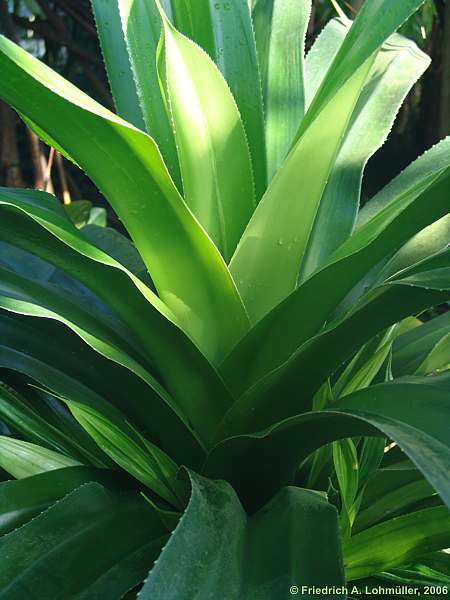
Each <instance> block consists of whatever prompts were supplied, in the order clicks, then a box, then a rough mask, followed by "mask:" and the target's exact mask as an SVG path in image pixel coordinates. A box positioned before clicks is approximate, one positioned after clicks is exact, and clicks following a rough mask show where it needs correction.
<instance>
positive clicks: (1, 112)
mask: <svg viewBox="0 0 450 600" xmlns="http://www.w3.org/2000/svg"><path fill="white" fill-rule="evenodd" d="M0 172H1V175H2V179H3V181H4V184H5V185H6V186H9V187H24V184H23V178H22V172H21V170H20V159H19V147H18V143H17V133H16V114H15V113H14V112H13V111H12V110H11V109H10V108H9V106H7V105H6V104H5V103H4V102H1V101H0Z"/></svg>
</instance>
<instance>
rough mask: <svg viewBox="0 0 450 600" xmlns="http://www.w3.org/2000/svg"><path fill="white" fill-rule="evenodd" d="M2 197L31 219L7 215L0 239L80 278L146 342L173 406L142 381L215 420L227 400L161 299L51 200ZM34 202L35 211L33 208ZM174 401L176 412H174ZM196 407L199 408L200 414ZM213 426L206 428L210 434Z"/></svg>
mask: <svg viewBox="0 0 450 600" xmlns="http://www.w3.org/2000/svg"><path fill="white" fill-rule="evenodd" d="M36 194H37V196H36ZM1 198H2V200H1V202H4V203H6V204H8V205H11V206H14V207H15V208H18V209H20V210H21V211H26V214H27V215H29V217H30V221H28V220H25V219H24V218H23V217H22V218H20V217H19V216H18V215H17V214H15V213H12V212H5V213H4V215H3V217H2V219H1V220H0V236H1V237H2V238H4V239H5V238H6V239H10V240H11V242H12V243H15V244H20V245H21V246H22V247H24V248H26V249H27V250H29V251H31V252H33V253H35V254H38V255H39V256H41V257H42V258H45V259H46V260H49V261H51V262H52V263H54V264H56V265H57V266H58V267H59V268H61V269H63V270H65V271H66V272H67V273H68V274H69V275H71V276H74V277H76V278H77V279H81V281H82V282H83V283H84V284H86V285H87V286H88V287H90V288H91V289H93V290H94V291H95V292H96V293H97V294H100V296H101V297H102V298H104V300H105V302H106V303H107V304H108V305H109V306H111V307H112V308H114V310H115V311H117V313H119V314H120V316H121V317H122V318H123V319H124V320H125V321H126V323H127V324H128V325H129V327H130V328H132V330H133V333H134V335H135V336H136V337H138V338H139V340H141V343H142V344H145V347H146V352H148V355H149V358H150V359H151V360H152V362H153V363H155V365H156V366H157V368H158V370H159V371H160V372H161V374H162V376H163V378H164V382H165V384H166V385H167V386H168V388H169V391H170V392H171V393H172V394H173V396H174V397H175V398H176V403H175V401H174V400H172V399H171V398H170V397H169V396H168V395H167V393H166V392H165V390H164V389H163V388H162V386H161V385H158V384H157V382H156V381H155V378H154V377H153V378H150V379H149V378H148V376H146V379H145V380H146V382H147V383H148V384H149V385H150V386H151V387H154V389H155V391H156V392H157V393H158V394H159V395H160V396H162V398H163V399H164V401H165V402H168V403H169V405H171V406H172V408H173V409H174V410H175V412H180V410H181V412H182V413H185V414H186V415H191V416H192V418H193V421H194V422H195V421H196V420H197V419H198V418H200V419H203V418H205V417H207V415H208V413H209V412H210V411H212V412H217V415H216V417H215V418H214V420H217V419H219V418H220V417H221V415H222V414H223V412H224V411H225V410H226V408H227V406H229V404H230V402H231V399H230V398H229V396H228V393H227V391H226V390H225V388H224V386H223V384H222V382H221V381H220V379H219V378H218V377H217V374H216V373H215V371H214V369H213V368H212V367H211V365H210V364H209V362H208V361H207V360H206V359H205V357H204V356H203V355H202V354H201V353H200V352H199V351H198V350H197V349H196V348H195V346H194V345H193V344H192V343H191V341H190V340H189V339H188V338H187V337H186V336H185V335H183V333H182V332H181V331H180V329H179V328H178V327H177V326H175V323H174V322H173V321H174V320H175V322H176V321H177V320H176V319H175V318H174V317H171V311H170V310H168V309H167V307H166V306H165V305H164V304H163V303H162V302H161V300H160V299H159V298H158V297H157V296H156V295H155V294H154V293H153V292H152V291H151V290H150V289H149V288H148V287H147V286H146V285H144V284H143V283H142V281H141V280H139V279H138V278H136V276H134V275H133V274H131V273H130V272H129V271H127V270H126V269H125V268H124V267H123V265H122V264H121V263H119V262H117V261H115V260H114V259H113V258H111V256H109V255H107V254H105V253H104V252H101V251H100V250H99V248H97V247H96V246H94V245H93V244H91V243H89V241H88V240H87V239H86V238H85V237H84V236H83V235H82V232H80V231H79V230H77V229H76V228H74V227H73V226H72V227H69V226H68V222H67V220H64V219H61V218H59V217H58V210H57V209H58V206H57V205H56V204H55V202H56V201H55V199H53V198H52V197H50V196H48V195H45V194H42V193H38V192H30V193H29V194H24V193H23V192H22V191H17V190H15V191H14V190H13V191H11V190H9V191H5V190H2V193H1ZM37 201H39V205H40V206H39V207H36V204H37ZM31 219H32V220H31ZM33 221H36V222H37V223H38V224H39V226H38V225H36V224H35V223H33ZM69 225H70V224H69ZM40 226H42V227H44V228H45V229H46V230H47V231H45V230H43V229H41V227H40ZM47 232H48V233H47ZM50 233H51V234H52V235H50ZM54 236H56V237H54ZM61 242H64V243H61ZM130 279H131V281H130ZM136 288H137V289H136ZM211 395H214V397H215V398H216V402H215V403H214V404H212V403H211V402H210V397H211ZM178 403H179V409H180V410H178V411H177V408H176V404H178ZM200 404H202V405H203V408H202V409H201V410H200ZM211 425H212V423H210V424H209V425H208V426H207V429H208V430H209V431H210V430H211ZM200 429H201V428H200ZM200 429H199V431H200Z"/></svg>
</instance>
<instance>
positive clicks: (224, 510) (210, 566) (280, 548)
mask: <svg viewBox="0 0 450 600" xmlns="http://www.w3.org/2000/svg"><path fill="white" fill-rule="evenodd" d="M190 478H191V486H192V492H191V498H190V501H189V504H188V506H187V509H186V511H185V513H184V515H183V517H182V519H181V521H180V523H179V525H178V527H177V528H176V529H175V531H174V533H173V534H172V536H171V538H170V539H169V542H168V543H167V545H166V547H165V548H164V551H163V552H162V554H161V556H160V558H159V560H158V562H157V563H156V565H155V567H154V568H153V570H152V571H151V572H150V576H149V578H148V579H147V581H146V583H145V585H144V587H143V589H142V591H141V593H140V598H141V600H150V598H151V600H159V599H161V600H175V599H176V600H191V599H192V598H195V597H197V598H205V600H206V598H211V597H214V596H217V595H220V596H223V597H226V598H227V600H251V599H253V598H256V597H257V598H259V599H261V600H272V599H273V598H285V597H286V598H288V597H289V588H290V586H291V585H298V586H301V585H305V586H308V585H323V586H325V585H330V586H332V585H336V586H340V585H342V583H343V574H342V566H341V558H340V548H339V540H338V528H337V515H336V510H335V509H334V507H332V506H331V505H330V504H329V503H328V502H327V501H326V499H325V498H324V497H323V496H322V495H321V494H319V493H317V492H311V491H309V490H302V489H299V488H286V489H284V490H281V491H280V492H279V493H278V494H277V495H276V496H275V498H273V499H272V501H271V502H270V503H269V504H268V505H266V506H265V507H264V508H263V509H262V510H261V511H259V512H257V513H256V514H254V515H251V516H250V517H248V516H247V515H246V513H245V511H244V509H243V507H242V505H241V503H240V502H239V499H238V497H237V496H236V494H235V492H234V491H233V489H232V488H231V486H230V485H228V484H227V483H226V482H224V481H209V480H207V479H204V478H203V477H199V476H198V475H195V474H193V473H190ZM288 540H289V541H290V542H289V541H288ZM186 552H187V554H186ZM180 553H182V555H183V556H184V557H185V558H186V560H184V561H182V562H181V563H180V561H179V557H180ZM174 561H175V562H176V563H177V564H178V568H177V569H176V570H175V571H174V569H173V565H174ZM330 597H331V598H333V599H335V600H338V599H340V598H342V595H339V594H336V595H331V596H330Z"/></svg>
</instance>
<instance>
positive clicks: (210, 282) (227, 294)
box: [0, 38, 248, 359]
mask: <svg viewBox="0 0 450 600" xmlns="http://www.w3.org/2000/svg"><path fill="white" fill-rule="evenodd" d="M0 69H1V72H2V76H1V79H0V97H2V98H3V100H5V101H6V102H8V103H9V104H11V105H12V106H13V107H14V108H16V109H17V110H19V111H20V112H21V113H23V114H25V115H26V116H29V117H30V118H32V119H33V121H35V122H36V123H37V124H38V125H39V126H40V127H41V129H43V130H44V131H46V132H48V133H49V134H50V135H51V136H52V137H53V138H54V139H56V140H57V141H58V142H59V143H60V144H61V145H62V146H64V147H66V149H67V151H68V152H69V153H70V155H71V156H73V158H74V159H75V160H76V162H77V163H78V164H79V165H80V166H81V167H82V168H83V169H85V170H86V172H88V173H89V175H90V177H91V178H92V180H93V181H94V182H95V183H96V185H97V186H98V187H99V189H100V190H101V191H102V192H103V193H104V195H105V196H106V198H107V199H108V200H109V202H110V203H111V205H112V206H113V208H114V210H115V211H116V212H117V214H118V215H119V217H120V218H121V220H122V221H123V223H124V225H125V227H126V228H127V229H128V232H129V233H130V236H131V237H132V239H133V240H134V242H135V244H136V247H137V248H138V250H139V252H140V254H141V256H142V258H143V260H144V262H145V264H146V266H147V268H148V270H149V272H150V274H151V277H152V279H153V281H154V283H155V286H156V288H157V290H158V293H159V295H160V296H161V298H162V300H163V301H164V302H166V304H167V305H168V306H169V307H170V308H172V310H173V312H174V313H175V314H176V315H177V317H178V319H179V321H180V322H181V323H182V324H183V326H184V327H185V328H186V329H187V330H189V332H190V334H191V336H192V337H193V338H194V339H195V340H196V341H197V342H198V344H199V345H200V346H201V347H202V349H203V350H204V352H205V353H206V354H207V355H208V356H209V357H211V358H215V359H217V358H218V357H220V356H221V355H222V354H223V353H224V352H225V351H226V349H227V348H229V347H230V345H233V343H235V342H236V340H237V339H238V338H239V337H240V336H241V335H242V334H243V333H244V332H245V330H246V329H247V327H248V325H247V317H246V315H245V311H244V308H243V306H242V302H241V300H240V298H239V295H238V293H237V291H236V288H235V286H234V283H233V280H232V278H231V276H230V273H229V272H228V269H227V267H226V265H225V263H224V262H223V259H222V258H221V256H220V254H219V252H218V251H217V250H216V249H215V248H214V245H213V244H212V243H211V241H210V240H209V238H208V237H207V235H206V234H205V233H204V231H203V230H202V229H201V227H200V225H199V224H198V223H197V222H196V220H195V219H194V218H193V216H192V214H191V213H190V211H189V209H188V208H187V206H186V204H185V203H184V201H183V199H182V198H181V196H180V195H179V193H178V191H177V189H176V187H175V185H174V184H173V182H172V180H171V178H170V176H169V174H168V172H167V169H166V168H165V165H164V162H163V160H162V158H161V155H160V153H159V151H158V148H157V146H156V144H155V142H154V140H153V139H152V138H151V137H149V136H148V135H147V134H145V133H144V132H142V131H139V130H137V129H135V128H134V127H133V126H132V125H130V124H128V123H126V122H125V121H122V120H121V119H120V118H119V117H117V116H116V115H114V114H112V113H110V112H109V111H107V110H106V109H105V108H103V107H102V106H101V105H99V104H97V103H96V102H94V101H93V100H92V99H91V98H89V96H86V95H85V94H83V93H82V92H80V91H79V90H78V89H77V88H76V87H74V86H72V85H71V84H69V83H68V82H67V81H66V80H65V79H63V78H62V77H60V76H59V75H58V74H57V73H55V72H54V71H52V70H51V69H49V68H48V67H46V66H45V65H44V64H43V63H41V62H40V61H38V60H36V59H34V58H33V57H32V56H30V55H29V54H27V53H26V52H24V51H23V50H22V49H20V48H19V47H18V46H16V45H15V44H13V43H12V42H9V41H8V40H6V39H4V38H1V39H0ZM30 98H33V102H30ZM61 124H63V126H61ZM169 239H170V240H176V244H174V243H170V244H168V243H167V240H169ZM225 315H227V318H226V319H225ZM221 323H222V325H221Z"/></svg>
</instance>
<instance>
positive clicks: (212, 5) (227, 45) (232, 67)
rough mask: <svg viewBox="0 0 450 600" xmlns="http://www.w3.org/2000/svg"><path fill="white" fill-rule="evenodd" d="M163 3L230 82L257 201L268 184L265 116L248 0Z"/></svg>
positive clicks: (172, 1)
mask: <svg viewBox="0 0 450 600" xmlns="http://www.w3.org/2000/svg"><path fill="white" fill-rule="evenodd" d="M167 4H171V7H172V14H173V23H174V25H175V27H176V28H177V29H178V30H179V31H181V33H183V34H184V35H186V36H187V37H189V38H191V39H192V40H194V41H195V42H196V43H197V44H199V45H200V46H201V47H202V48H203V49H204V50H205V51H206V52H207V53H208V54H209V56H210V57H211V58H212V60H213V61H214V62H215V63H216V65H217V66H218V67H219V69H220V71H221V72H222V74H223V76H224V78H225V79H226V81H227V83H228V85H229V86H230V90H231V92H232V94H233V96H234V98H235V100H236V104H237V107H238V109H239V112H240V114H241V117H242V122H243V124H244V127H245V131H246V134H247V139H248V145H249V148H250V154H251V158H252V166H253V173H254V177H255V188H256V196H257V199H258V200H259V199H260V198H261V196H262V194H263V193H264V191H265V189H266V186H267V174H266V157H265V142H264V121H263V107H262V97H261V84H260V78H259V70H258V60H257V56H256V48H255V39H254V34H253V28H252V22H251V18H250V13H249V10H248V7H247V5H246V1H245V0H231V1H223V0H219V1H217V0H196V1H195V2H191V1H190V0H171V2H166V4H165V6H167ZM166 12H167V11H166Z"/></svg>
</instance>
